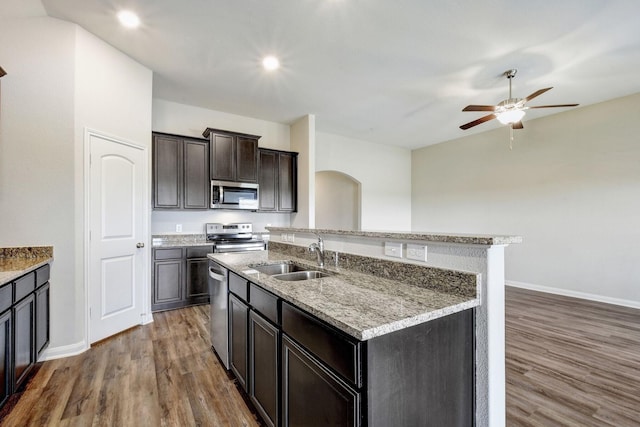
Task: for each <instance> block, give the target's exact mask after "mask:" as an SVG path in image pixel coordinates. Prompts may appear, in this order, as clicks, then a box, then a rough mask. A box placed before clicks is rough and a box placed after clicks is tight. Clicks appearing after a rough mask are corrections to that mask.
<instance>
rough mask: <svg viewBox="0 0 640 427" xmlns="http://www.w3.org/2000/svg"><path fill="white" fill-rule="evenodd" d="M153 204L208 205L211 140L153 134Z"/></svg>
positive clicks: (156, 206)
mask: <svg viewBox="0 0 640 427" xmlns="http://www.w3.org/2000/svg"><path fill="white" fill-rule="evenodd" d="M152 151H153V208H154V209H207V208H208V207H209V192H210V187H209V185H210V184H209V142H207V141H205V140H202V139H196V138H187V137H181V136H177V135H168V134H161V133H154V134H153V149H152Z"/></svg>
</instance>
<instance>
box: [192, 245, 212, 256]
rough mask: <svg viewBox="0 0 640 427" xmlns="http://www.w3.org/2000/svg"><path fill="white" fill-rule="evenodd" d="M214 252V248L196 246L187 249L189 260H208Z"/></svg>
mask: <svg viewBox="0 0 640 427" xmlns="http://www.w3.org/2000/svg"><path fill="white" fill-rule="evenodd" d="M212 252H213V246H195V247H192V248H187V258H206V257H207V254H210V253H212Z"/></svg>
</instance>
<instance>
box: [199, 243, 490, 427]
mask: <svg viewBox="0 0 640 427" xmlns="http://www.w3.org/2000/svg"><path fill="white" fill-rule="evenodd" d="M306 249H307V248H306V247H299V246H295V245H287V244H281V243H278V242H270V244H269V250H268V251H265V252H259V253H247V254H210V255H209V258H210V259H211V260H213V261H215V262H216V263H217V264H218V265H219V266H222V267H224V268H226V269H228V270H229V272H228V282H229V290H230V293H229V335H230V337H229V356H230V365H231V366H230V367H231V370H232V372H233V373H234V375H235V376H236V377H237V378H238V382H239V384H240V385H241V386H242V387H243V388H244V389H245V391H246V392H247V393H248V394H249V397H250V399H251V400H252V402H253V403H254V405H255V407H256V409H257V410H258V412H259V413H260V414H261V415H262V417H263V419H264V420H265V422H266V423H267V424H268V425H354V426H359V425H368V426H387V425H397V426H402V425H406V426H410V425H424V426H429V425H433V426H440V425H447V426H471V425H474V419H475V416H474V404H475V399H474V384H475V381H474V338H473V335H474V308H475V307H476V306H477V305H478V304H479V299H478V297H477V292H476V290H477V288H478V283H479V282H478V280H479V276H478V274H476V273H472V272H465V271H456V270H451V269H442V268H434V267H428V266H420V265H415V264H406V263H397V262H393V261H387V260H383V259H376V258H371V257H366V256H358V255H355V254H346V253H341V254H340V258H339V261H338V265H337V266H336V265H335V262H334V263H333V265H326V266H325V267H323V268H319V267H318V266H317V265H315V264H314V262H313V261H312V260H310V259H309V256H308V255H307V254H306ZM326 255H327V256H329V255H330V254H329V253H328V252H327V254H326ZM279 264H286V265H289V264H294V265H295V266H296V268H300V269H303V270H315V271H320V272H321V273H322V274H324V275H325V276H324V277H322V278H318V279H310V280H303V281H286V280H280V279H279V278H278V276H273V275H272V274H266V273H264V272H261V271H260V270H261V267H263V266H271V265H279ZM364 271H368V272H369V273H365V272H364ZM271 396H274V397H273V398H272V397H271Z"/></svg>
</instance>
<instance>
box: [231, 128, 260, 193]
mask: <svg viewBox="0 0 640 427" xmlns="http://www.w3.org/2000/svg"><path fill="white" fill-rule="evenodd" d="M235 179H236V181H242V182H258V140H257V139H253V138H247V137H244V136H237V137H236V177H235Z"/></svg>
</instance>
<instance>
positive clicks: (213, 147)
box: [202, 128, 260, 183]
mask: <svg viewBox="0 0 640 427" xmlns="http://www.w3.org/2000/svg"><path fill="white" fill-rule="evenodd" d="M202 135H203V136H204V137H205V138H209V146H210V153H211V159H210V171H211V174H210V176H211V179H212V180H220V181H239V182H253V183H255V182H258V140H259V139H260V137H259V136H257V135H247V134H242V133H237V132H229V131H225V130H220V129H212V128H207V129H206V130H205V131H204V132H203V134H202Z"/></svg>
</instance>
